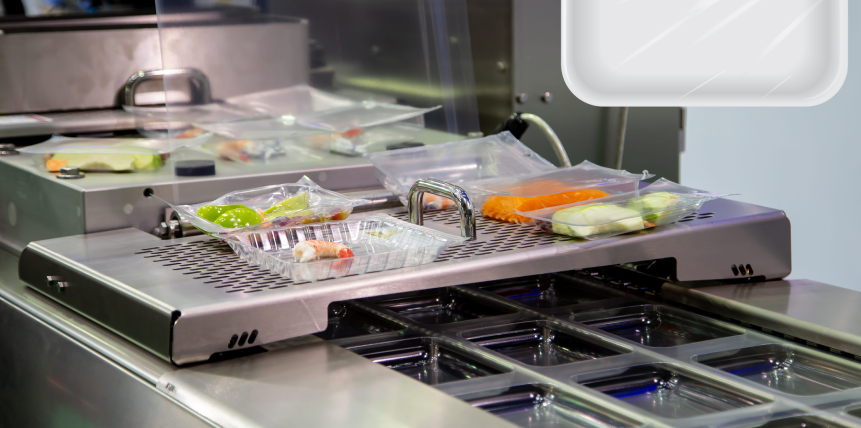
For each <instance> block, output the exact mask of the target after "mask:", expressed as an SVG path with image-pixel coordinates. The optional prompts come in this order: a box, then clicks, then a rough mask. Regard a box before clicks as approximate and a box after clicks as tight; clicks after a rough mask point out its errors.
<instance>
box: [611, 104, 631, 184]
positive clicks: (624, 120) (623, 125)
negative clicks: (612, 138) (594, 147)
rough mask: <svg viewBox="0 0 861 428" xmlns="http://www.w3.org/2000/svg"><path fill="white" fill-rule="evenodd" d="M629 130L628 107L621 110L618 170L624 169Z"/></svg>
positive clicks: (618, 136) (618, 134)
mask: <svg viewBox="0 0 861 428" xmlns="http://www.w3.org/2000/svg"><path fill="white" fill-rule="evenodd" d="M627 130H628V107H620V108H619V127H618V129H617V130H616V131H617V133H616V162H615V163H614V165H615V168H616V169H622V158H623V155H624V154H625V133H626V132H627Z"/></svg>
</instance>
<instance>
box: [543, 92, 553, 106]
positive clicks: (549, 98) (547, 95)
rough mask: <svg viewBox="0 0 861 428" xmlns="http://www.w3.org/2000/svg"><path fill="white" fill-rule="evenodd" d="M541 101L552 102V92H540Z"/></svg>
mask: <svg viewBox="0 0 861 428" xmlns="http://www.w3.org/2000/svg"><path fill="white" fill-rule="evenodd" d="M541 101H544V102H545V103H547V104H550V103H552V102H553V94H551V93H550V92H545V93H543V94H541Z"/></svg>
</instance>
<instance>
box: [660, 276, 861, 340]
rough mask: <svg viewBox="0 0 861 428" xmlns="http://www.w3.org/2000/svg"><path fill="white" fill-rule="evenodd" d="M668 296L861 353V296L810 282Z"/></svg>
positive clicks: (673, 289) (668, 292) (669, 287)
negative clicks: (860, 311) (860, 309)
mask: <svg viewBox="0 0 861 428" xmlns="http://www.w3.org/2000/svg"><path fill="white" fill-rule="evenodd" d="M663 293H664V298H665V299H668V300H672V301H675V302H679V303H683V304H685V305H689V306H692V307H695V308H700V309H703V310H706V311H709V312H712V313H717V314H720V315H722V316H725V317H729V318H733V319H737V320H740V321H743V322H747V323H750V324H753V325H757V326H760V327H765V328H767V329H771V330H773V331H775V332H778V333H781V334H786V335H789V336H791V337H797V338H799V339H803V340H808V341H811V342H814V343H818V344H820V345H824V346H828V347H832V348H834V349H838V350H841V351H845V352H849V353H852V354H855V355H861V339H859V335H861V313H859V311H858V310H857V308H858V307H859V306H861V293H859V292H857V291H853V290H848V289H845V288H840V287H835V286H833V285H828V284H822V283H819V282H815V281H809V280H785V281H770V282H764V283H754V284H735V285H718V286H712V287H703V288H687V287H685V286H683V285H678V284H673V283H667V284H665V285H664V287H663Z"/></svg>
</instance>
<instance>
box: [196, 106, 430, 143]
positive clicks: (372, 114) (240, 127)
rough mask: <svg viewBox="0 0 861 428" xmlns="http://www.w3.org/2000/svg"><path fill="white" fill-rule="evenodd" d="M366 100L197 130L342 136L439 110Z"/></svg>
mask: <svg viewBox="0 0 861 428" xmlns="http://www.w3.org/2000/svg"><path fill="white" fill-rule="evenodd" d="M438 108H439V106H436V107H431V108H417V107H410V106H402V105H397V104H390V103H382V102H375V101H365V102H361V103H356V104H351V105H347V106H342V107H336V108H329V109H326V110H320V111H311V112H306V113H296V114H287V113H285V114H282V115H280V116H277V117H272V118H265V119H253V120H241V121H235V122H223V123H211V124H206V123H198V124H196V126H197V127H200V128H202V129H205V130H207V131H211V132H214V133H216V134H219V135H224V136H225V137H229V138H235V139H263V138H292V137H301V136H307V135H314V134H332V133H342V132H347V131H350V130H354V129H364V128H370V127H375V126H380V125H385V124H388V123H394V122H400V121H403V120H407V119H411V118H414V117H417V116H422V115H424V114H425V113H428V112H431V111H433V110H436V109H438Z"/></svg>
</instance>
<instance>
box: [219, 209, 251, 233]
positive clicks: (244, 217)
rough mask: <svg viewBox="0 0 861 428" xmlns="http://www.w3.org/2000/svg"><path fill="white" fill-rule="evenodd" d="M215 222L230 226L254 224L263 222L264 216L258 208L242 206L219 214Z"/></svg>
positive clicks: (237, 226)
mask: <svg viewBox="0 0 861 428" xmlns="http://www.w3.org/2000/svg"><path fill="white" fill-rule="evenodd" d="M213 223H215V224H217V225H219V226H221V227H228V228H232V229H235V228H239V227H247V226H254V225H255V224H260V223H263V216H262V215H260V213H259V212H257V210H254V209H251V208H248V207H245V206H240V207H239V208H234V209H232V210H230V211H226V212H225V213H224V214H221V215H220V216H218V218H216V219H215V221H213Z"/></svg>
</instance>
